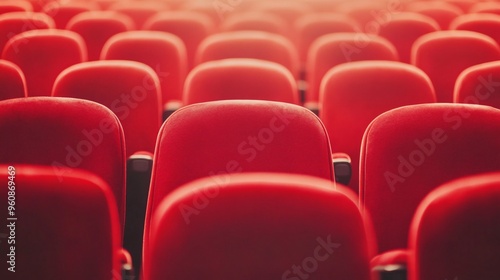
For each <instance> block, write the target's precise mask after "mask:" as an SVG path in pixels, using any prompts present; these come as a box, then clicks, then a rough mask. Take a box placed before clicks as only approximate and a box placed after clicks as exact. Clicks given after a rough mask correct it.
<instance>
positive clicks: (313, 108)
mask: <svg viewBox="0 0 500 280" xmlns="http://www.w3.org/2000/svg"><path fill="white" fill-rule="evenodd" d="M304 107H306V108H307V109H309V110H311V111H312V112H313V113H314V114H316V116H319V103H318V102H306V103H304Z"/></svg>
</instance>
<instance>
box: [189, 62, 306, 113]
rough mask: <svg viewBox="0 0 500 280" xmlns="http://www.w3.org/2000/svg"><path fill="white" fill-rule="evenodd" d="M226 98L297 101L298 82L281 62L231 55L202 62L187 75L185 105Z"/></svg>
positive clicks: (296, 102)
mask: <svg viewBox="0 0 500 280" xmlns="http://www.w3.org/2000/svg"><path fill="white" fill-rule="evenodd" d="M228 99H259V100H271V101H281V102H288V103H293V104H298V103H299V100H298V99H299V96H298V91H297V82H296V81H295V79H294V78H293V76H292V74H291V73H290V71H288V70H287V69H286V68H285V67H284V66H282V65H280V64H277V63H273V62H268V61H263V60H259V59H247V58H231V59H223V60H216V61H210V62H205V63H202V64H200V65H198V66H197V67H195V68H194V69H193V70H192V71H191V73H190V74H189V75H188V77H187V79H186V87H185V91H184V99H183V101H184V102H183V103H184V104H185V105H188V104H193V103H199V102H207V101H215V100H228Z"/></svg>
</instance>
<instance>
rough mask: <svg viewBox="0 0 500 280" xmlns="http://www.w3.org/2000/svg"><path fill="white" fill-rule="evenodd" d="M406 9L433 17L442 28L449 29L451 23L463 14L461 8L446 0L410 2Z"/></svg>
mask: <svg viewBox="0 0 500 280" xmlns="http://www.w3.org/2000/svg"><path fill="white" fill-rule="evenodd" d="M406 10H407V11H409V12H416V13H419V14H422V15H425V16H428V17H431V18H433V19H434V20H435V21H436V22H437V23H438V24H439V26H440V27H441V29H442V30H447V29H448V27H449V26H450V23H451V22H452V21H453V20H454V19H455V18H456V17H458V16H460V15H462V14H463V11H462V10H461V9H460V8H458V7H457V6H455V5H453V4H450V3H446V2H445V1H417V2H414V3H411V2H410V3H408V4H407V5H406Z"/></svg>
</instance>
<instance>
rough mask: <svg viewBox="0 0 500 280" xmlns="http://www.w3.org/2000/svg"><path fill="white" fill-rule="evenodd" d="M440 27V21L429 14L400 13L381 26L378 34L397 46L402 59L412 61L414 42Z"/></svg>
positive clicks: (407, 61)
mask: <svg viewBox="0 0 500 280" xmlns="http://www.w3.org/2000/svg"><path fill="white" fill-rule="evenodd" d="M439 29H440V28H439V25H438V23H437V22H436V21H435V20H434V19H432V18H430V17H428V16H424V15H421V14H418V13H399V14H395V15H394V16H393V17H392V19H391V20H390V21H389V22H387V24H385V25H382V26H381V27H380V31H379V33H378V35H379V36H382V37H384V38H386V39H387V40H389V41H390V42H391V43H392V44H393V45H394V47H396V49H397V50H398V54H399V60H400V61H402V62H405V63H410V58H411V47H412V45H413V43H414V42H415V41H416V40H417V39H418V38H419V37H420V36H422V35H425V34H427V33H431V32H434V31H438V30H439Z"/></svg>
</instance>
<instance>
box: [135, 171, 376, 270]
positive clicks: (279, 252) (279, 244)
mask: <svg viewBox="0 0 500 280" xmlns="http://www.w3.org/2000/svg"><path fill="white" fill-rule="evenodd" d="M155 200H156V197H155ZM355 200H356V198H355V195H353V194H352V193H350V192H347V191H346V190H344V188H342V187H341V186H337V188H335V187H334V186H333V184H332V183H331V182H329V181H327V180H324V179H319V178H313V177H309V176H304V175H302V176H299V175H292V174H269V173H250V174H234V175H231V176H228V175H220V176H213V177H209V178H204V179H201V180H197V181H195V182H192V183H189V184H186V185H185V186H183V187H182V188H180V189H178V190H177V191H175V192H173V193H172V194H171V195H170V196H168V197H166V198H165V199H161V201H160V202H159V204H158V207H157V211H156V212H155V213H154V217H153V218H152V220H151V230H150V231H146V232H145V237H146V238H145V239H146V242H145V250H144V267H145V269H144V279H145V280H155V279H185V280H194V279H200V278H203V279H236V278H237V279H241V280H249V279H295V278H297V279H301V278H299V276H300V277H302V278H304V279H306V278H308V277H311V279H313V278H314V279H321V280H326V279H358V280H368V279H370V272H369V267H368V263H369V260H370V257H371V256H372V254H373V250H374V244H373V239H372V236H371V233H372V232H371V224H370V221H369V220H368V219H364V218H363V217H362V215H361V213H360V212H359V209H358V207H357V204H356V201H355Z"/></svg>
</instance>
